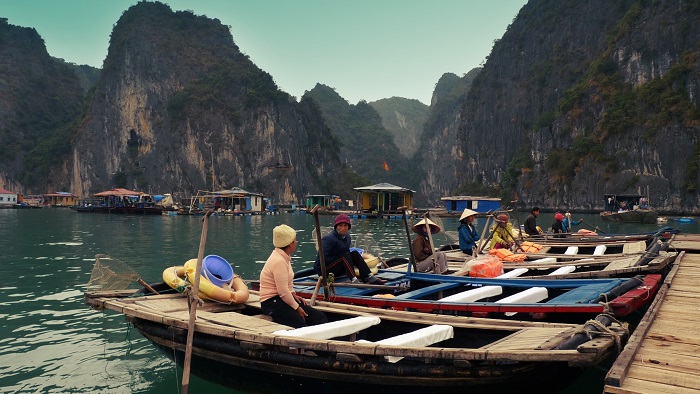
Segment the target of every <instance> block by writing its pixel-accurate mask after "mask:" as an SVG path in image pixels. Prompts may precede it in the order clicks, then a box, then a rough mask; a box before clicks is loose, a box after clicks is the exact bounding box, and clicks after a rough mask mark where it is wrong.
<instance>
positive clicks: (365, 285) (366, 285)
mask: <svg viewBox="0 0 700 394" xmlns="http://www.w3.org/2000/svg"><path fill="white" fill-rule="evenodd" d="M316 284H318V281H316V282H294V285H295V286H312V285H316ZM329 286H330V287H353V288H358V289H378V290H394V289H404V288H406V286H402V285H371V284H369V283H349V282H347V283H346V282H333V283H331V284H330V285H329Z"/></svg>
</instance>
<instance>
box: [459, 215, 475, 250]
mask: <svg viewBox="0 0 700 394" xmlns="http://www.w3.org/2000/svg"><path fill="white" fill-rule="evenodd" d="M474 219H476V212H475V211H472V210H471V209H469V208H466V209H464V212H462V216H460V217H459V227H458V228H457V232H459V250H461V251H462V253H464V254H468V255H470V256H471V255H473V254H474V252H475V251H476V241H478V240H479V238H480V237H479V233H477V232H476V228H475V227H474V225H473V224H472V223H473V222H474Z"/></svg>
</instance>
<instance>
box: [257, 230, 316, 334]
mask: <svg viewBox="0 0 700 394" xmlns="http://www.w3.org/2000/svg"><path fill="white" fill-rule="evenodd" d="M272 243H273V244H274V246H275V250H273V251H272V254H270V257H268V258H267V261H266V262H265V265H264V266H263V269H262V271H260V306H261V308H262V311H263V313H264V314H266V315H268V316H270V317H272V321H274V322H276V323H279V324H284V325H286V326H290V327H294V328H299V327H306V326H312V325H316V324H321V323H326V322H327V321H328V318H327V317H326V315H325V314H324V313H323V312H321V311H318V310H316V309H314V308H313V307H312V306H310V305H308V304H307V302H306V300H304V299H303V298H301V297H299V296H298V295H297V294H296V293H295V292H294V287H293V286H292V280H293V279H294V271H293V270H292V257H291V256H292V253H294V252H295V251H296V249H297V243H298V241H297V235H296V231H294V229H293V228H291V227H289V226H287V225H286V224H281V225H279V226H277V227H275V228H274V229H273V230H272Z"/></svg>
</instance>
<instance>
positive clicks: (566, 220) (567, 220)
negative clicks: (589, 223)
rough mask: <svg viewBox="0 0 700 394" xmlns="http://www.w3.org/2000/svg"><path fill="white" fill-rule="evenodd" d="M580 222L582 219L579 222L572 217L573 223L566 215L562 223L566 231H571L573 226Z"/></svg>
mask: <svg viewBox="0 0 700 394" xmlns="http://www.w3.org/2000/svg"><path fill="white" fill-rule="evenodd" d="M579 224H581V221H578V222H577V221H576V220H574V219H571V223H569V218H567V217H564V220H562V221H561V225H562V227H563V228H564V232H565V233H569V232H571V227H572V226H578V225H579Z"/></svg>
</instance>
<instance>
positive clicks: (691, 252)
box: [604, 234, 700, 394]
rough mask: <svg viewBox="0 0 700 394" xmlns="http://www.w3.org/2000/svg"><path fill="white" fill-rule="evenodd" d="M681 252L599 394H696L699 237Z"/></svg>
mask: <svg viewBox="0 0 700 394" xmlns="http://www.w3.org/2000/svg"><path fill="white" fill-rule="evenodd" d="M673 245H674V247H675V248H676V249H677V250H679V251H681V254H680V255H679V256H678V259H677V260H676V264H675V265H674V267H673V269H672V270H671V272H670V273H669V275H668V276H667V278H666V280H665V282H664V284H663V285H662V287H661V289H660V290H659V293H658V294H657V296H656V299H655V300H654V302H653V304H652V305H651V306H650V308H649V310H648V311H647V313H646V314H645V316H644V317H643V318H642V321H641V322H640V324H639V326H638V327H637V328H636V330H635V331H634V333H633V334H632V336H631V337H630V340H629V342H628V343H627V346H625V349H624V350H623V351H622V353H620V355H619V356H618V358H617V360H616V361H615V363H614V364H613V366H612V368H611V369H610V371H608V374H607V376H606V378H605V389H604V392H605V393H616V394H617V393H625V394H627V393H630V394H631V393H700V254H698V253H700V235H697V234H678V235H676V237H675V239H674V243H673Z"/></svg>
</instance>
